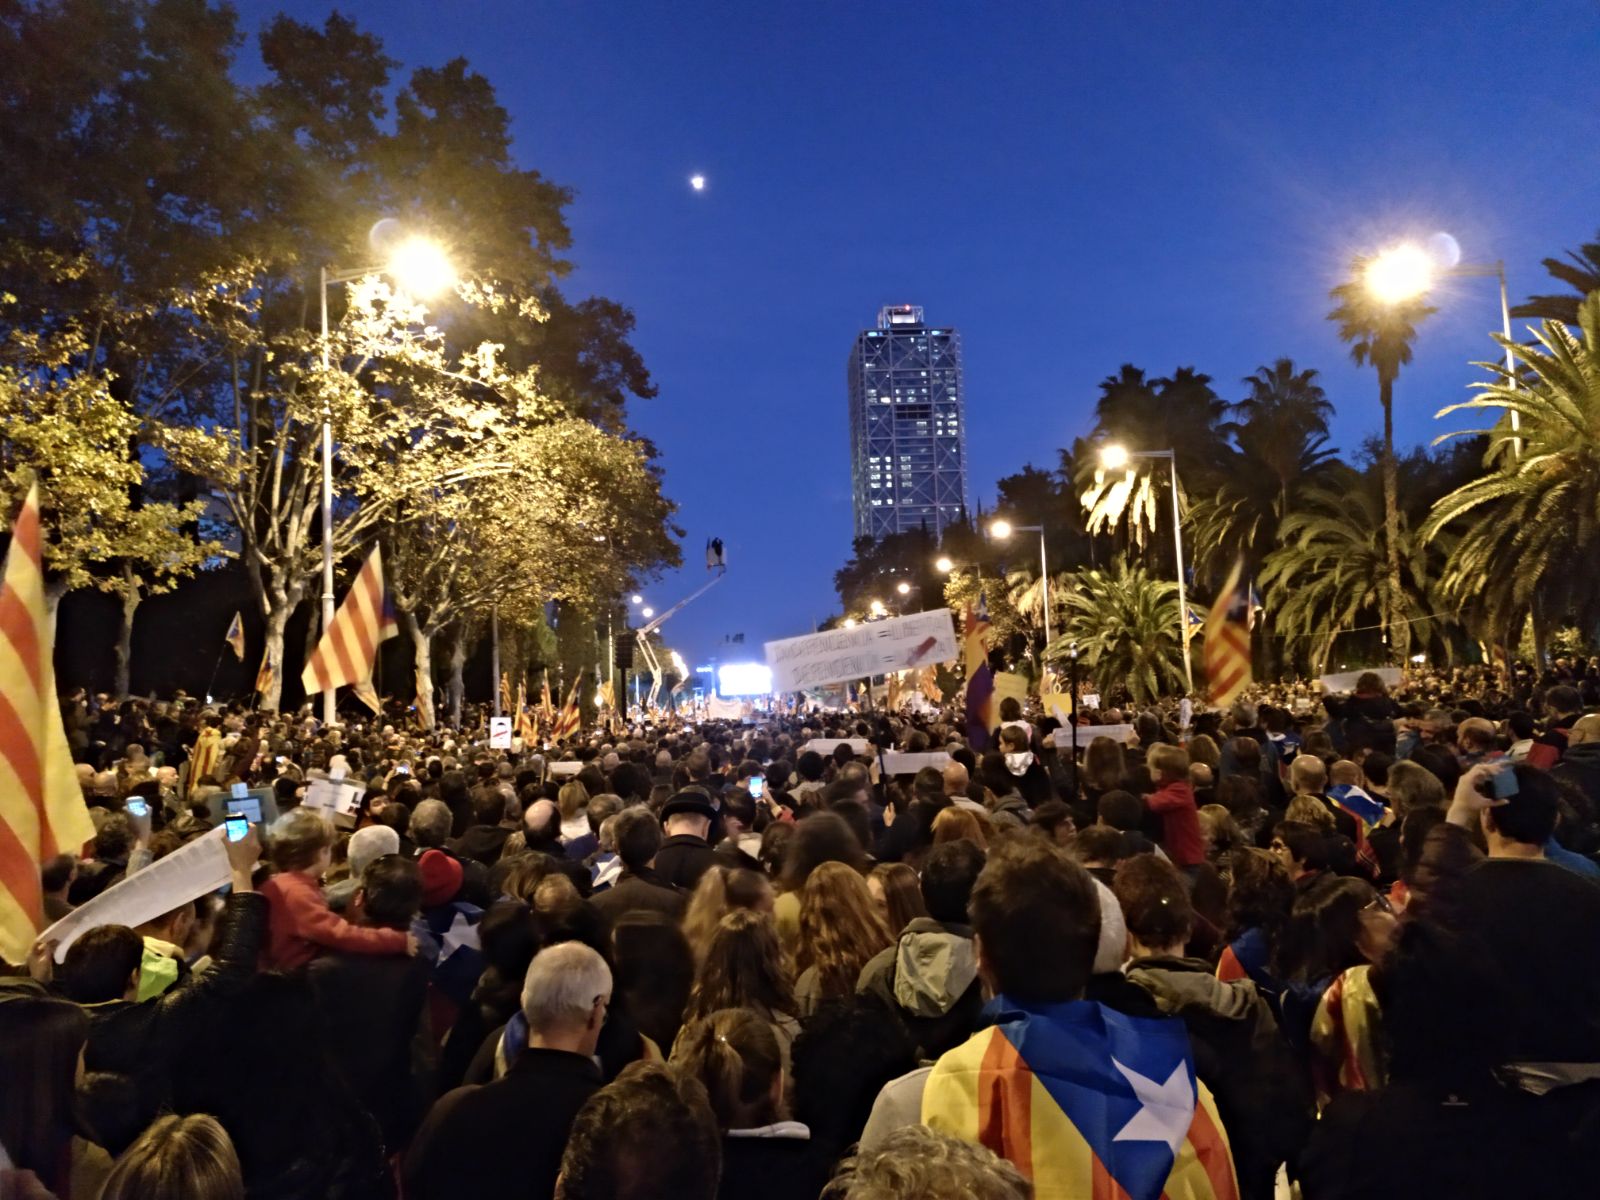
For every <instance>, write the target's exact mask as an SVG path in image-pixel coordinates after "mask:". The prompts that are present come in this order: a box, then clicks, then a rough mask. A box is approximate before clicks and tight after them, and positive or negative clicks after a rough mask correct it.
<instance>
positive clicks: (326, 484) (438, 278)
mask: <svg viewBox="0 0 1600 1200" xmlns="http://www.w3.org/2000/svg"><path fill="white" fill-rule="evenodd" d="M381 223H382V222H380V224H381ZM368 275H388V276H389V277H390V278H392V279H393V280H394V281H395V283H396V284H398V285H399V286H400V289H401V290H402V291H404V292H406V293H407V294H409V295H411V296H414V297H416V298H418V299H427V298H428V297H430V296H436V295H438V294H439V293H440V292H442V291H444V290H446V289H447V288H449V287H450V286H451V285H452V284H454V283H455V280H456V272H455V268H454V267H453V266H451V265H450V258H449V256H448V255H447V254H445V252H444V247H442V246H441V245H439V243H438V242H436V241H433V240H432V239H431V238H425V237H410V238H407V239H406V240H405V241H403V242H401V243H400V244H399V245H397V246H396V247H395V248H394V249H393V250H391V251H390V253H389V258H388V261H387V262H386V263H384V264H383V265H382V266H378V267H364V268H362V269H360V270H357V271H340V270H336V269H333V268H330V267H327V266H323V267H322V268H321V269H320V270H319V272H318V298H319V300H320V302H321V308H322V369H323V370H324V371H329V370H332V368H333V364H332V362H331V361H330V360H329V356H328V288H329V286H330V285H332V284H336V283H351V282H353V281H355V280H357V279H364V278H366V277H367V276H368ZM333 612H334V605H333V412H332V410H331V409H330V408H329V406H328V404H327V402H324V403H323V406H322V632H323V633H327V632H328V630H329V629H330V628H331V627H332V626H333ZM333 719H334V693H333V691H332V689H329V690H328V691H326V692H323V693H322V720H323V723H324V724H326V725H331V724H333Z"/></svg>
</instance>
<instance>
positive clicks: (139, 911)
mask: <svg viewBox="0 0 1600 1200" xmlns="http://www.w3.org/2000/svg"><path fill="white" fill-rule="evenodd" d="M226 836H227V835H226V832H225V831H224V830H222V829H213V830H212V831H211V832H210V833H208V834H206V835H205V836H204V837H201V838H196V839H195V840H194V841H192V842H190V843H189V844H188V845H186V846H184V847H182V848H181V849H178V850H174V851H173V852H172V853H171V854H168V855H165V856H164V857H162V858H159V859H157V860H156V861H155V862H153V863H151V864H150V865H149V866H148V867H146V868H145V869H144V870H142V871H135V872H134V873H133V874H132V875H129V876H127V877H126V878H125V879H123V880H122V881H121V882H119V883H115V884H113V885H112V886H111V887H108V888H107V889H106V890H105V891H103V892H101V893H100V894H99V895H98V896H96V897H95V898H94V899H93V900H90V901H89V902H88V903H86V904H80V905H79V906H78V907H77V908H75V909H73V910H72V911H71V912H69V913H68V914H67V915H66V916H64V917H62V918H61V920H59V921H57V922H56V923H55V924H54V925H52V926H50V928H49V929H46V930H45V931H44V932H43V933H42V934H40V935H39V936H40V937H41V938H42V939H44V940H45V941H49V940H51V939H52V938H53V939H55V940H56V942H57V945H56V961H57V962H58V963H59V962H65V961H66V957H67V950H68V948H69V947H70V946H71V945H72V943H73V942H75V941H77V940H78V939H79V938H80V937H82V936H83V935H84V934H85V933H87V932H89V930H91V929H98V928H99V927H100V926H102V925H127V926H130V927H137V926H139V925H143V924H144V923H145V922H146V921H151V920H154V919H155V918H156V917H159V916H161V915H163V914H164V913H169V912H171V911H172V910H173V909H175V908H177V907H178V906H179V905H180V904H187V903H188V902H189V901H191V900H194V899H196V898H197V897H200V896H204V895H205V894H206V893H207V892H214V891H216V890H217V889H218V888H220V887H222V886H223V885H225V884H226V883H228V881H229V880H231V879H232V878H233V871H232V869H231V868H230V867H229V865H228V851H227V848H226V845H225V844H224V841H223V839H224V838H225V837H226Z"/></svg>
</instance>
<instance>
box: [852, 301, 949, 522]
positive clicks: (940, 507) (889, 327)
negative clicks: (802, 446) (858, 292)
mask: <svg viewBox="0 0 1600 1200" xmlns="http://www.w3.org/2000/svg"><path fill="white" fill-rule="evenodd" d="M848 373H849V389H850V477H851V494H852V497H853V499H854V502H855V516H856V536H857V537H871V538H882V537H887V536H888V535H889V534H892V533H903V532H906V531H907V530H913V529H922V528H926V529H927V530H928V532H929V533H930V534H932V535H933V536H934V537H935V538H937V537H938V536H939V534H940V533H941V532H942V531H943V530H944V527H945V526H946V525H950V524H953V523H954V522H956V521H959V520H961V519H962V517H963V516H964V514H965V513H966V509H967V454H966V444H967V433H966V414H965V410H964V407H963V403H962V399H963V398H962V382H961V336H960V334H958V333H957V332H956V331H955V330H954V329H949V328H946V327H942V326H941V327H939V328H936V329H935V328H930V327H929V326H928V325H927V323H926V322H925V321H924V320H923V315H922V309H921V308H919V307H917V306H916V305H912V304H897V305H891V306H890V307H888V308H884V309H882V310H880V311H879V313H878V326H877V328H876V329H867V330H863V331H862V333H861V335H860V336H859V337H857V338H856V342H855V346H854V348H853V349H852V350H851V351H850V365H849V368H848Z"/></svg>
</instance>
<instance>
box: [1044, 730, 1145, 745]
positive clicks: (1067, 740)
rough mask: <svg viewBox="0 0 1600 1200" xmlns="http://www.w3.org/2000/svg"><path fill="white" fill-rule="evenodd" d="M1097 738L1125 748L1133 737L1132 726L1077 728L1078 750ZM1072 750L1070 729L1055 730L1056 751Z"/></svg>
mask: <svg viewBox="0 0 1600 1200" xmlns="http://www.w3.org/2000/svg"><path fill="white" fill-rule="evenodd" d="M1097 737H1108V738H1110V739H1111V740H1112V741H1114V742H1120V743H1121V744H1122V745H1124V746H1126V745H1127V744H1128V742H1129V740H1130V739H1131V738H1132V737H1133V726H1132V725H1080V726H1078V749H1080V750H1082V749H1083V748H1084V747H1085V746H1087V745H1088V744H1089V743H1090V742H1092V741H1094V739H1095V738H1097ZM1071 748H1072V729H1071V727H1070V726H1069V727H1068V728H1066V729H1058V730H1056V749H1057V750H1070V749H1071Z"/></svg>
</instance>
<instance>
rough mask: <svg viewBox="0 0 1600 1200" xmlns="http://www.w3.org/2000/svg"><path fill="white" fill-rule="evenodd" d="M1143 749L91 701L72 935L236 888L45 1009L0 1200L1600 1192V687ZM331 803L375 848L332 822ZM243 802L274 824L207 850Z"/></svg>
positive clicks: (33, 1022) (6, 990) (1349, 697)
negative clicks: (201, 890) (431, 724)
mask: <svg viewBox="0 0 1600 1200" xmlns="http://www.w3.org/2000/svg"><path fill="white" fill-rule="evenodd" d="M1110 699H1111V698H1109V697H1108V698H1107V703H1106V704H1105V706H1104V707H1103V708H1098V709H1097V710H1096V711H1093V712H1090V711H1088V710H1087V709H1086V710H1085V711H1084V712H1083V713H1081V714H1079V722H1080V724H1082V725H1086V726H1091V727H1103V726H1108V725H1113V726H1124V725H1126V726H1130V727H1131V729H1132V733H1131V734H1130V735H1128V736H1126V737H1123V738H1121V739H1114V738H1111V737H1106V736H1097V735H1095V734H1094V733H1093V728H1091V729H1088V730H1080V733H1083V734H1085V736H1084V737H1083V738H1082V740H1081V743H1080V752H1079V754H1078V755H1077V756H1076V757H1074V755H1073V752H1072V750H1071V749H1070V747H1071V744H1072V743H1071V739H1070V737H1069V736H1067V735H1068V734H1069V731H1068V730H1067V729H1065V728H1064V727H1062V726H1061V725H1060V723H1059V721H1058V719H1057V717H1056V716H1054V715H1049V716H1044V715H1041V714H1038V713H1035V712H1032V711H1029V710H1027V709H1024V707H1023V706H1021V705H1020V704H1018V702H1017V701H1015V700H1014V699H1008V700H1007V701H1006V702H1004V703H1003V704H1002V705H1001V706H1000V711H999V712H998V714H997V715H998V720H997V723H996V724H997V727H996V728H995V729H993V730H989V731H984V735H983V736H976V737H969V736H968V735H967V733H966V729H965V725H964V723H963V722H962V721H961V719H960V718H959V717H958V716H957V715H956V714H954V713H953V712H949V711H947V712H930V713H923V714H920V715H912V714H909V713H894V714H884V713H858V712H821V711H806V710H804V709H802V710H801V711H798V712H792V713H787V714H783V715H778V716H773V717H770V718H764V719H762V720H760V721H758V722H757V723H754V724H748V723H747V724H735V723H707V724H702V725H698V726H684V725H682V724H677V725H673V726H669V727H656V726H653V725H640V726H637V727H634V728H632V729H630V730H627V731H626V732H625V733H623V734H613V733H604V732H594V733H586V734H583V735H580V736H579V737H577V738H574V739H572V740H571V741H570V742H569V743H567V744H565V745H561V746H557V747H542V748H541V747H520V746H519V747H517V748H515V749H512V750H497V749H491V748H490V747H489V746H488V742H487V738H486V737H485V736H483V734H482V733H475V732H473V731H470V730H469V731H457V732H448V731H441V732H437V733H423V732H419V731H416V730H412V729H407V728H404V727H400V726H397V725H388V724H384V723H382V722H381V721H352V722H351V723H349V724H346V725H341V726H335V727H329V728H325V727H323V726H322V725H321V724H320V723H319V722H317V721H316V720H315V719H313V718H312V717H310V716H309V715H304V714H302V715H299V716H294V717H291V716H286V715H278V714H273V713H260V712H253V711H249V710H247V709H245V708H243V707H241V706H237V705H234V706H205V705H202V704H200V703H198V702H196V701H194V700H191V699H186V698H182V697H179V698H178V699H175V700H172V701H165V702H162V701H144V700H130V701H125V702H122V703H115V702H111V701H108V700H106V699H105V698H103V697H89V696H83V695H76V696H73V697H71V698H69V699H68V700H66V701H65V702H64V714H65V723H66V726H67V730H68V735H69V741H70V742H71V745H72V747H73V752H74V755H75V757H76V759H77V761H78V763H79V772H80V784H81V787H82V790H83V795H84V800H85V802H86V803H87V804H88V806H89V809H90V814H91V816H92V817H93V819H94V823H95V827H96V831H97V832H96V835H95V838H94V840H93V842H92V843H91V844H90V845H89V846H87V847H84V848H83V849H82V851H81V853H73V854H65V855H62V856H61V857H60V858H59V859H57V860H54V861H51V862H47V863H45V864H43V869H42V884H43V889H44V892H45V907H46V912H47V916H48V918H49V919H50V920H57V919H60V918H62V917H64V916H66V915H67V914H69V913H71V912H73V911H75V910H77V909H78V908H80V907H82V906H84V905H93V904H96V903H99V901H98V899H97V898H99V897H102V896H104V895H105V894H106V893H107V892H108V890H109V889H111V888H114V887H116V886H117V885H118V884H119V883H120V882H122V881H123V880H125V879H128V878H129V877H132V876H136V875H137V874H138V873H139V872H141V871H145V870H152V869H154V867H153V865H154V864H157V863H159V861H160V860H161V859H163V858H165V857H166V856H168V855H170V854H173V853H175V852H176V851H178V850H180V849H182V848H183V847H185V846H186V845H188V844H190V843H191V842H193V841H195V840H196V839H200V838H205V837H214V838H217V839H219V840H220V844H221V845H222V846H223V848H224V849H225V853H226V856H227V860H228V868H229V873H230V877H231V878H230V884H229V886H227V887H226V888H223V889H221V890H220V891H218V892H215V893H208V894H206V895H202V896H199V897H196V898H194V899H192V900H187V901H185V902H183V903H181V904H177V905H176V906H175V907H174V908H172V910H171V911H168V912H165V913H163V914H161V915H159V916H157V917H155V918H153V919H151V920H149V921H148V922H146V923H144V924H142V925H140V926H138V927H137V928H130V927H128V926H125V925H118V924H110V923H89V924H88V927H87V928H85V929H80V930H78V931H76V936H75V937H74V938H73V940H71V941H70V943H69V944H67V945H66V947H65V949H64V951H62V952H60V953H58V950H59V949H60V948H59V947H58V945H57V944H56V943H55V942H54V941H52V940H50V938H49V936H48V933H47V934H46V936H45V937H44V938H42V939H41V941H40V943H39V944H38V946H37V947H36V948H35V951H34V953H33V955H32V956H31V958H30V960H29V961H28V962H27V963H15V964H9V965H8V968H7V970H8V974H7V975H6V976H5V977H4V978H3V979H0V1081H3V1083H0V1147H3V1150H4V1155H5V1159H4V1161H3V1162H0V1192H3V1193H4V1195H5V1196H6V1197H10V1196H18V1197H29V1198H34V1200H36V1198H39V1197H47V1196H54V1197H58V1198H59V1200H74V1198H78V1197H85V1198H92V1197H95V1196H102V1197H106V1198H108V1200H123V1198H129V1200H132V1198H143V1197H158V1196H159V1197H173V1198H193V1200H224V1198H227V1200H234V1198H238V1197H245V1196H248V1197H250V1198H251V1200H279V1198H283V1200H287V1198H290V1197H333V1198H339V1200H365V1198H367V1197H372V1198H385V1197H394V1196H401V1197H404V1198H405V1200H433V1198H443V1197H465V1196H493V1197H496V1198H503V1197H513V1196H515V1197H554V1196H559V1197H564V1198H565V1200H591V1198H594V1200H598V1198H601V1197H606V1198H613V1197H614V1198H619V1200H620V1198H643V1197H675V1198H676V1197H681V1198H684V1200H712V1198H713V1197H721V1198H724V1200H736V1198H741V1197H757V1196H759V1197H760V1198H761V1200H788V1198H789V1197H794V1198H797V1200H799V1198H804V1200H815V1198H816V1197H819V1196H827V1197H834V1198H848V1200H880V1198H883V1200H887V1198H902V1197H903V1198H910V1197H933V1198H943V1197H952V1198H953V1197H958V1196H959V1197H977V1198H979V1200H985V1198H988V1197H995V1198H997V1200H998V1198H1014V1197H1026V1196H1038V1197H1077V1196H1083V1197H1102V1196H1104V1197H1111V1196H1127V1197H1130V1198H1132V1200H1157V1198H1158V1197H1161V1196H1163V1195H1166V1196H1171V1197H1174V1198H1176V1197H1180V1196H1182V1197H1193V1198H1196V1200H1203V1198H1207V1197H1214V1198H1216V1200H1223V1198H1225V1197H1243V1198H1244V1200H1269V1198H1272V1197H1275V1196H1288V1195H1293V1194H1298V1195H1300V1196H1303V1197H1304V1198H1305V1200H1342V1198H1345V1197H1351V1198H1354V1197H1391V1196H1392V1197H1396V1198H1399V1197H1405V1198H1406V1200H1414V1198H1415V1197H1418V1196H1447V1195H1448V1196H1453V1197H1479V1196H1483V1197H1487V1196H1504V1195H1519V1196H1530V1197H1544V1196H1550V1197H1556V1196H1561V1197H1568V1196H1576V1195H1581V1194H1582V1193H1583V1192H1584V1191H1585V1190H1586V1187H1587V1186H1592V1182H1591V1181H1592V1180H1594V1179H1597V1178H1600V859H1597V852H1600V818H1597V814H1600V712H1589V713H1586V712H1585V709H1586V708H1596V707H1600V666H1597V665H1596V664H1593V663H1589V664H1584V663H1569V662H1559V663H1557V664H1555V665H1553V666H1552V667H1551V668H1549V669H1548V670H1547V671H1544V672H1542V673H1535V672H1523V673H1521V674H1517V673H1512V674H1509V675H1507V676H1505V677H1503V678H1502V677H1498V676H1496V675H1494V674H1493V673H1490V672H1486V671H1483V670H1481V669H1478V670H1474V671H1468V672H1463V671H1456V672H1431V673H1427V674H1423V675H1418V676H1415V677H1413V679H1412V680H1411V681H1410V682H1409V683H1408V684H1407V685H1405V686H1404V687H1403V688H1399V689H1395V691H1394V692H1393V693H1391V690H1390V689H1388V688H1386V687H1385V686H1384V684H1383V682H1382V681H1381V679H1380V678H1379V677H1378V676H1377V675H1375V674H1374V675H1366V676H1363V677H1362V678H1361V679H1360V680H1359V682H1358V683H1357V685H1356V687H1355V689H1354V691H1353V692H1351V693H1348V694H1339V695H1327V694H1322V693H1319V692H1317V691H1316V690H1315V689H1312V688H1304V687H1289V688H1278V689H1272V690H1263V691H1260V692H1257V693H1254V694H1252V696H1251V698H1249V699H1242V700H1239V701H1237V702H1235V703H1233V704H1232V705H1230V706H1229V707H1228V708H1227V709H1226V710H1225V711H1216V710H1211V709H1208V708H1207V707H1206V706H1205V705H1204V704H1190V703H1187V702H1185V703H1180V702H1179V701H1178V700H1177V699H1173V700H1171V701H1167V702H1163V703H1161V704H1158V705H1151V706H1137V705H1122V706H1116V707H1114V706H1113V705H1112V704H1111V703H1110ZM485 724H486V723H485ZM891 755H892V756H893V757H892V758H891V757H890V756H891ZM906 755H928V756H930V757H928V758H921V759H919V758H913V759H910V760H909V763H910V764H911V765H913V766H915V767H916V769H914V770H903V771H902V770H899V768H900V767H901V766H902V765H904V764H906V763H907V760H906V759H905V758H904V757H903V756H906ZM919 764H920V765H919ZM324 777H332V778H335V779H343V780H352V781H357V782H359V783H361V784H362V785H363V787H364V794H363V795H362V797H361V799H360V802H359V805H358V806H356V807H355V809H354V810H353V811H349V812H340V813H338V814H335V815H331V816H330V813H329V812H328V811H326V810H325V809H323V808H320V807H312V806H309V805H307V804H306V803H305V800H306V797H307V792H308V788H309V787H310V786H312V782H313V781H314V780H316V779H319V778H324ZM235 785H244V787H243V788H242V789H238V790H236V786H235ZM247 792H251V793H254V794H256V795H258V796H260V795H266V796H268V797H270V801H271V803H270V805H269V809H270V810H271V811H272V812H273V813H275V814H276V815H275V816H273V817H272V819H271V820H270V821H267V820H265V819H264V820H263V821H262V822H261V823H260V824H259V825H253V826H251V827H250V828H249V829H248V832H245V833H244V834H243V836H240V837H237V838H236V837H234V836H232V834H231V833H230V832H225V831H222V830H219V829H217V826H218V824H219V823H221V822H222V821H224V820H225V818H226V815H227V813H228V812H229V811H230V810H231V809H232V807H233V806H234V804H235V803H236V800H237V798H238V797H240V796H241V795H243V794H246V793H247ZM102 907H104V905H102ZM58 959H59V961H57V960H58Z"/></svg>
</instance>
